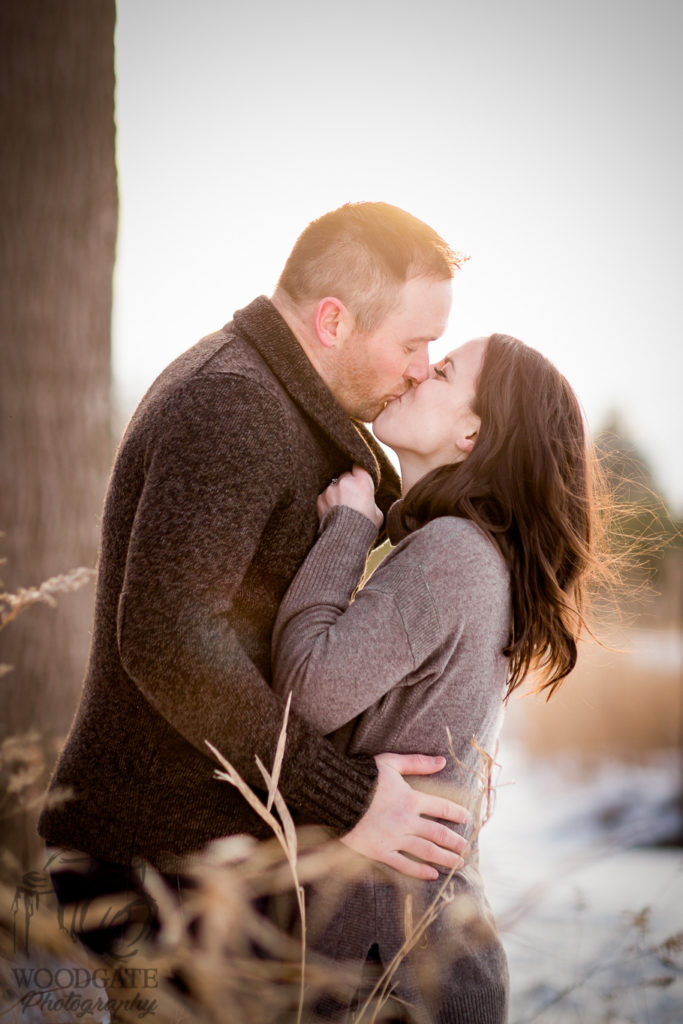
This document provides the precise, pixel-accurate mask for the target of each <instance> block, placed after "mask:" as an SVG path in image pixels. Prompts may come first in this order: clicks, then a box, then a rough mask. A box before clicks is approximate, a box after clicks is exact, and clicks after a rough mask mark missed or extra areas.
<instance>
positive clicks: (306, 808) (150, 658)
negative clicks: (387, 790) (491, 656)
mask: <svg viewBox="0 0 683 1024" xmlns="http://www.w3.org/2000/svg"><path fill="white" fill-rule="evenodd" d="M180 402H181V407H180V409H179V408H178V407H175V408H174V410H173V415H170V414H169V415H168V416H166V418H165V419H164V420H163V421H162V422H161V423H159V424H158V425H157V430H156V434H155V435H154V436H152V437H151V438H150V442H149V445H148V453H147V473H146V479H145V485H144V488H143V491H142V494H141V496H140V500H139V504H138V508H137V513H136V517H135V522H134V525H133V529H132V533H131V537H130V544H129V549H128V555H127V563H126V572H125V579H124V583H123V588H122V592H121V596H120V601H119V614H118V637H119V651H120V655H121V659H122V663H123V665H124V667H125V669H126V671H127V673H128V674H129V675H130V677H131V678H132V679H133V680H134V682H135V683H136V684H137V686H138V687H139V688H140V690H141V691H142V692H143V693H144V695H145V697H146V698H147V699H148V700H149V701H150V703H151V704H153V706H154V707H155V708H156V709H157V710H158V711H159V712H160V714H162V715H163V716H164V718H165V719H166V720H167V721H168V722H169V723H170V724H171V725H172V726H173V728H174V729H176V730H177V731H178V732H179V733H180V734H181V735H182V736H183V737H184V738H185V739H186V740H188V741H189V742H190V743H192V744H193V745H194V746H195V747H196V748H197V749H198V750H200V751H201V752H202V754H204V755H207V750H206V746H205V740H206V739H208V740H210V741H211V742H212V743H213V744H214V745H215V746H216V747H217V748H218V749H219V750H221V752H222V753H224V754H225V756H226V757H228V758H229V759H230V761H231V762H232V763H233V764H234V765H235V767H236V768H237V770H238V771H239V772H240V774H242V775H243V777H244V778H245V779H246V780H247V781H248V782H249V784H250V785H252V786H255V787H262V786H263V780H262V778H261V776H260V774H259V773H258V771H257V769H256V766H255V755H258V756H259V757H260V758H261V760H262V761H263V763H264V764H266V765H271V764H272V760H273V755H274V751H275V749H276V744H277V739H278V736H279V733H280V729H281V726H282V717H283V703H282V701H281V700H280V699H279V698H278V697H277V696H276V695H275V694H274V693H273V691H272V690H271V688H270V687H269V685H268V684H267V682H266V680H265V679H264V678H263V677H262V676H261V674H260V672H259V671H258V669H257V668H256V666H255V664H254V662H253V661H252V659H251V658H250V656H249V654H248V652H247V651H246V650H245V649H244V646H243V644H242V643H241V642H240V639H239V637H238V636H237V634H236V632H235V629H234V628H233V625H232V620H233V617H234V613H235V612H236V609H235V607H234V602H235V598H236V596H237V594H238V592H239V588H240V585H241V584H242V582H243V580H244V578H245V573H246V572H247V571H248V569H249V566H250V564H251V562H252V560H253V556H254V553H255V551H256V550H257V548H258V546H259V544H260V542H261V537H262V534H263V532H264V529H265V528H266V524H267V523H268V521H269V519H270V518H271V516H274V515H277V514H278V505H280V504H282V505H284V504H286V503H287V501H288V500H289V497H290V492H289V488H290V486H291V481H292V467H291V464H290V462H289V460H288V458H287V450H288V448H287V444H286V440H285V441H284V442H283V443H278V439H282V438H283V431H284V430H285V426H284V424H283V423H282V422H281V420H280V417H279V413H278V409H277V407H276V405H275V403H273V401H272V397H271V396H270V395H269V394H267V393H266V392H264V391H263V390H262V389H261V388H259V387H257V386H256V385H253V384H250V383H249V382H247V381H244V380H242V379H239V378H233V377H231V376H228V375H222V376H221V377H218V376H216V377H210V378H201V379H200V380H198V381H194V382H192V383H191V384H190V385H189V386H188V387H186V389H185V392H184V394H183V395H182V396H181V398H180ZM209 777H210V761H209V760H208V755H207V778H209ZM376 777H377V768H376V766H375V764H374V761H373V760H372V758H365V759H363V758H358V759H356V758H354V759H351V758H347V757H343V756H341V755H340V754H339V753H337V751H335V749H334V748H333V747H332V745H331V744H330V743H329V742H327V741H326V740H324V739H323V738H322V737H321V736H320V734H319V733H317V732H316V731H315V729H314V728H313V727H311V726H310V725H309V724H308V723H307V722H305V721H304V720H303V719H302V718H300V717H299V716H297V715H292V716H291V717H290V722H289V727H288V738H287V748H286V756H285V761H284V764H283V768H282V774H281V780H280V786H281V789H282V792H283V795H284V797H285V799H286V800H287V801H288V802H289V803H290V804H291V805H292V806H294V807H296V808H298V809H299V810H301V811H302V812H303V813H305V814H306V815H307V816H308V817H310V818H312V820H316V821H320V822H322V823H324V824H326V825H329V826H331V827H332V828H333V829H335V830H336V831H338V832H342V831H345V830H347V829H349V828H351V827H353V826H354V825H355V824H356V822H357V821H358V819H359V818H360V816H361V815H362V813H363V812H364V811H365V810H366V808H367V806H368V803H369V800H370V794H371V792H372V791H373V789H374V786H375V782H376Z"/></svg>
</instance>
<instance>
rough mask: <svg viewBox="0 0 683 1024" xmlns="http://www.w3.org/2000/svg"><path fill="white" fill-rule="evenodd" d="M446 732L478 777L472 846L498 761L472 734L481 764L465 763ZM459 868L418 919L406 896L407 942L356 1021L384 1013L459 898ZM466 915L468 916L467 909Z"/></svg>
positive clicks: (488, 805)
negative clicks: (409, 963)
mask: <svg viewBox="0 0 683 1024" xmlns="http://www.w3.org/2000/svg"><path fill="white" fill-rule="evenodd" d="M446 732H447V735H448V746H449V750H450V753H451V756H452V758H453V760H454V761H455V763H456V764H457V765H458V767H459V769H460V771H461V774H462V775H463V777H466V776H467V774H469V775H473V776H474V778H475V779H476V784H475V785H474V787H473V790H474V797H473V800H472V802H471V805H470V807H469V810H470V813H471V825H472V827H471V831H470V834H469V842H470V845H471V846H472V845H473V844H474V843H475V841H476V839H477V837H478V835H479V833H480V831H481V829H482V828H483V826H484V825H485V824H486V822H487V821H488V820H489V818H490V816H491V814H492V813H493V806H494V797H495V787H494V785H493V769H494V767H496V762H495V760H494V758H493V757H492V756H491V755H490V754H489V753H488V752H487V751H486V750H484V748H483V747H481V746H480V744H479V743H478V742H477V740H476V739H475V737H472V739H471V740H470V744H471V746H472V748H473V750H475V751H476V753H477V754H478V756H479V763H480V767H479V768H473V767H470V766H468V765H465V764H463V762H462V761H461V760H460V759H459V758H458V757H456V754H455V751H454V749H453V738H452V735H451V731H450V729H449V728H448V726H447V727H446ZM458 870H460V869H458V868H451V870H450V871H449V872H448V874H447V875H446V877H445V879H444V881H443V883H442V884H441V885H440V887H439V889H438V892H437V893H436V896H435V897H434V898H433V900H432V902H431V903H430V904H429V905H428V906H427V908H426V909H425V911H424V912H423V914H422V915H421V916H420V918H419V919H418V921H417V922H416V923H414V921H413V905H412V898H411V896H410V895H408V896H407V897H406V900H405V904H404V922H405V934H406V939H405V942H404V943H403V945H402V946H401V948H400V949H399V950H398V952H397V953H396V955H395V957H394V958H393V959H392V960H391V962H390V963H389V964H388V966H387V967H386V969H385V971H384V973H383V974H382V976H381V978H380V979H379V980H378V981H377V983H376V985H375V987H374V988H373V989H372V991H371V992H370V995H369V996H368V997H367V999H366V1001H365V1003H364V1004H363V1005H362V1007H361V1008H360V1010H359V1013H358V1015H357V1017H355V1018H354V1024H362V1021H363V1020H364V1019H366V1018H367V1015H368V1014H371V1016H370V1017H369V1018H368V1019H369V1024H375V1022H376V1021H377V1020H378V1015H379V1014H380V1013H381V1011H382V1008H383V1007H384V1005H385V1004H386V1002H387V1000H388V999H389V996H390V994H391V985H392V983H393V979H394V977H395V975H396V972H397V970H398V968H399V967H400V965H401V963H402V961H403V960H404V959H405V957H406V956H407V955H408V954H409V953H410V952H411V950H413V949H414V948H415V947H416V946H417V944H418V943H419V942H420V940H421V939H422V937H423V936H424V934H425V932H426V931H427V929H428V928H429V927H430V925H432V924H433V923H434V921H436V919H437V917H438V916H439V915H440V914H441V913H442V912H443V910H444V909H445V907H446V906H448V905H449V904H451V903H453V901H454V899H455V898H456V897H455V892H454V890H453V885H452V882H453V877H454V876H455V875H456V873H457V871H458ZM464 916H465V917H466V916H467V912H466V911H465V914H464Z"/></svg>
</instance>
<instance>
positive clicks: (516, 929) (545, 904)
mask: <svg viewBox="0 0 683 1024" xmlns="http://www.w3.org/2000/svg"><path fill="white" fill-rule="evenodd" d="M499 760H500V761H501V762H502V763H503V765H504V769H503V770H502V774H501V777H500V779H499V783H502V785H499V788H498V791H497V805H496V810H495V813H494V815H493V817H492V819H491V821H490V822H489V823H488V824H487V825H486V827H485V830H484V832H483V834H482V836H481V864H482V872H483V875H484V879H485V881H486V887H487V892H488V895H489V900H490V902H491V904H492V906H493V909H494V912H495V914H496V917H497V920H498V924H499V927H500V928H501V931H502V934H503V940H504V942H505V946H506V949H507V953H508V957H509V961H510V974H511V984H512V1010H511V1015H510V1024H531V1022H532V1021H533V1022H534V1024H536V1022H539V1024H565V1022H567V1024H568V1022H570V1021H571V1022H572V1024H579V1022H581V1024H601V1022H603V1021H604V1022H608V1021H609V1022H610V1024H627V1022H628V1024H681V1022H683V849H681V848H675V847H668V848H663V847H655V846H650V845H646V844H650V843H653V842H656V841H659V840H663V839H666V838H668V837H670V836H671V835H673V834H674V832H675V829H676V826H677V824H679V821H678V818H677V810H676V797H677V795H678V791H679V787H680V782H681V777H680V754H678V753H676V752H667V753H664V754H660V755H653V756H651V757H650V759H649V760H648V761H647V763H643V764H640V765H626V764H615V763H609V764H603V765H600V766H598V767H596V768H594V770H593V771H592V772H590V773H589V774H584V775H580V774H579V773H578V770H577V766H576V765H575V764H574V763H573V762H572V761H570V760H567V759H565V760H557V761H554V762H539V761H534V762H531V761H529V760H528V759H525V757H524V755H523V754H522V753H521V752H520V750H519V749H517V748H516V747H515V746H514V744H510V743H508V744H507V746H505V745H504V746H503V748H502V750H501V756H500V758H499ZM513 778H514V784H511V785H506V784H505V783H506V782H511V781H512V779H513Z"/></svg>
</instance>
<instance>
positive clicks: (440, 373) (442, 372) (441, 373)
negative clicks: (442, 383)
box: [432, 365, 447, 380]
mask: <svg viewBox="0 0 683 1024" xmlns="http://www.w3.org/2000/svg"><path fill="white" fill-rule="evenodd" d="M432 369H433V370H434V373H435V374H436V376H437V377H441V379H442V380H446V378H447V374H446V367H445V365H444V366H434V367H432Z"/></svg>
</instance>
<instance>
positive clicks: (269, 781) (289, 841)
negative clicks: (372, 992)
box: [206, 693, 306, 1022]
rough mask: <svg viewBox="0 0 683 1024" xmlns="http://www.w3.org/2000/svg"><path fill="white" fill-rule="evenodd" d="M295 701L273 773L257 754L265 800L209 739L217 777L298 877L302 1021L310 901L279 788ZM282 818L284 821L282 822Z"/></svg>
mask: <svg viewBox="0 0 683 1024" xmlns="http://www.w3.org/2000/svg"><path fill="white" fill-rule="evenodd" d="M291 703H292V694H291V693H290V694H289V696H288V698H287V704H286V706H285V713H284V717H283V723H282V729H281V730H280V735H279V737H278V742H277V747H276V750H275V759H274V762H273V771H272V774H271V773H270V772H268V770H267V768H265V766H264V765H263V764H262V762H261V760H260V758H258V757H257V758H256V764H257V766H258V769H259V771H260V772H261V775H262V776H263V778H264V780H265V782H266V785H267V787H268V798H267V802H266V803H265V804H264V803H263V802H262V801H261V800H260V799H259V798H258V797H257V796H256V794H255V793H254V791H253V790H252V789H251V788H250V787H249V786H248V785H247V783H246V782H245V781H244V779H243V778H242V776H241V775H240V774H239V772H238V771H237V769H236V768H234V767H233V766H232V765H231V764H230V762H229V761H228V760H227V759H226V758H225V757H223V755H222V754H221V753H220V752H219V751H218V750H216V748H215V747H214V746H213V745H212V744H211V743H209V741H208V740H206V745H207V746H208V748H209V750H210V751H211V752H212V754H213V755H214V757H215V758H216V759H217V760H218V761H219V762H220V763H221V764H222V765H223V767H224V769H225V771H224V772H220V771H218V770H216V771H215V772H214V775H215V777H216V778H217V779H221V780H223V781H225V782H229V783H230V784H231V785H233V786H235V787H236V788H237V789H238V790H239V792H240V793H241V794H242V796H243V797H244V798H245V800H246V801H247V803H248V804H249V806H250V807H251V808H252V809H253V810H254V811H256V813H257V814H258V815H259V817H261V818H262V819H263V821H265V822H266V824H267V825H268V826H269V827H270V828H271V829H272V831H273V834H274V835H275V837H276V839H277V841H278V843H279V844H280V846H281V847H282V850H283V851H284V854H285V857H286V858H287V863H288V864H289V869H290V871H291V873H292V879H293V881H294V890H295V893H296V898H297V904H298V907H299V916H300V918H301V981H300V992H299V1013H298V1017H297V1021H298V1022H299V1021H301V1018H302V1015H303V1010H304V997H305V986H306V902H305V897H304V890H303V886H302V885H301V883H300V881H299V874H298V868H297V853H298V842H297V835H296V827H295V825H294V820H293V818H292V815H291V814H290V811H289V808H288V807H287V804H286V803H285V801H284V799H283V797H282V794H281V793H280V791H279V789H278V782H279V781H280V771H281V768H282V761H283V758H284V753H285V743H286V737H287V721H288V718H289V709H290V707H291ZM273 803H274V804H275V808H276V810H277V812H278V814H279V816H280V821H278V820H277V818H276V817H275V815H274V814H273V813H272V806H273ZM280 822H281V823H282V824H280Z"/></svg>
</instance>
